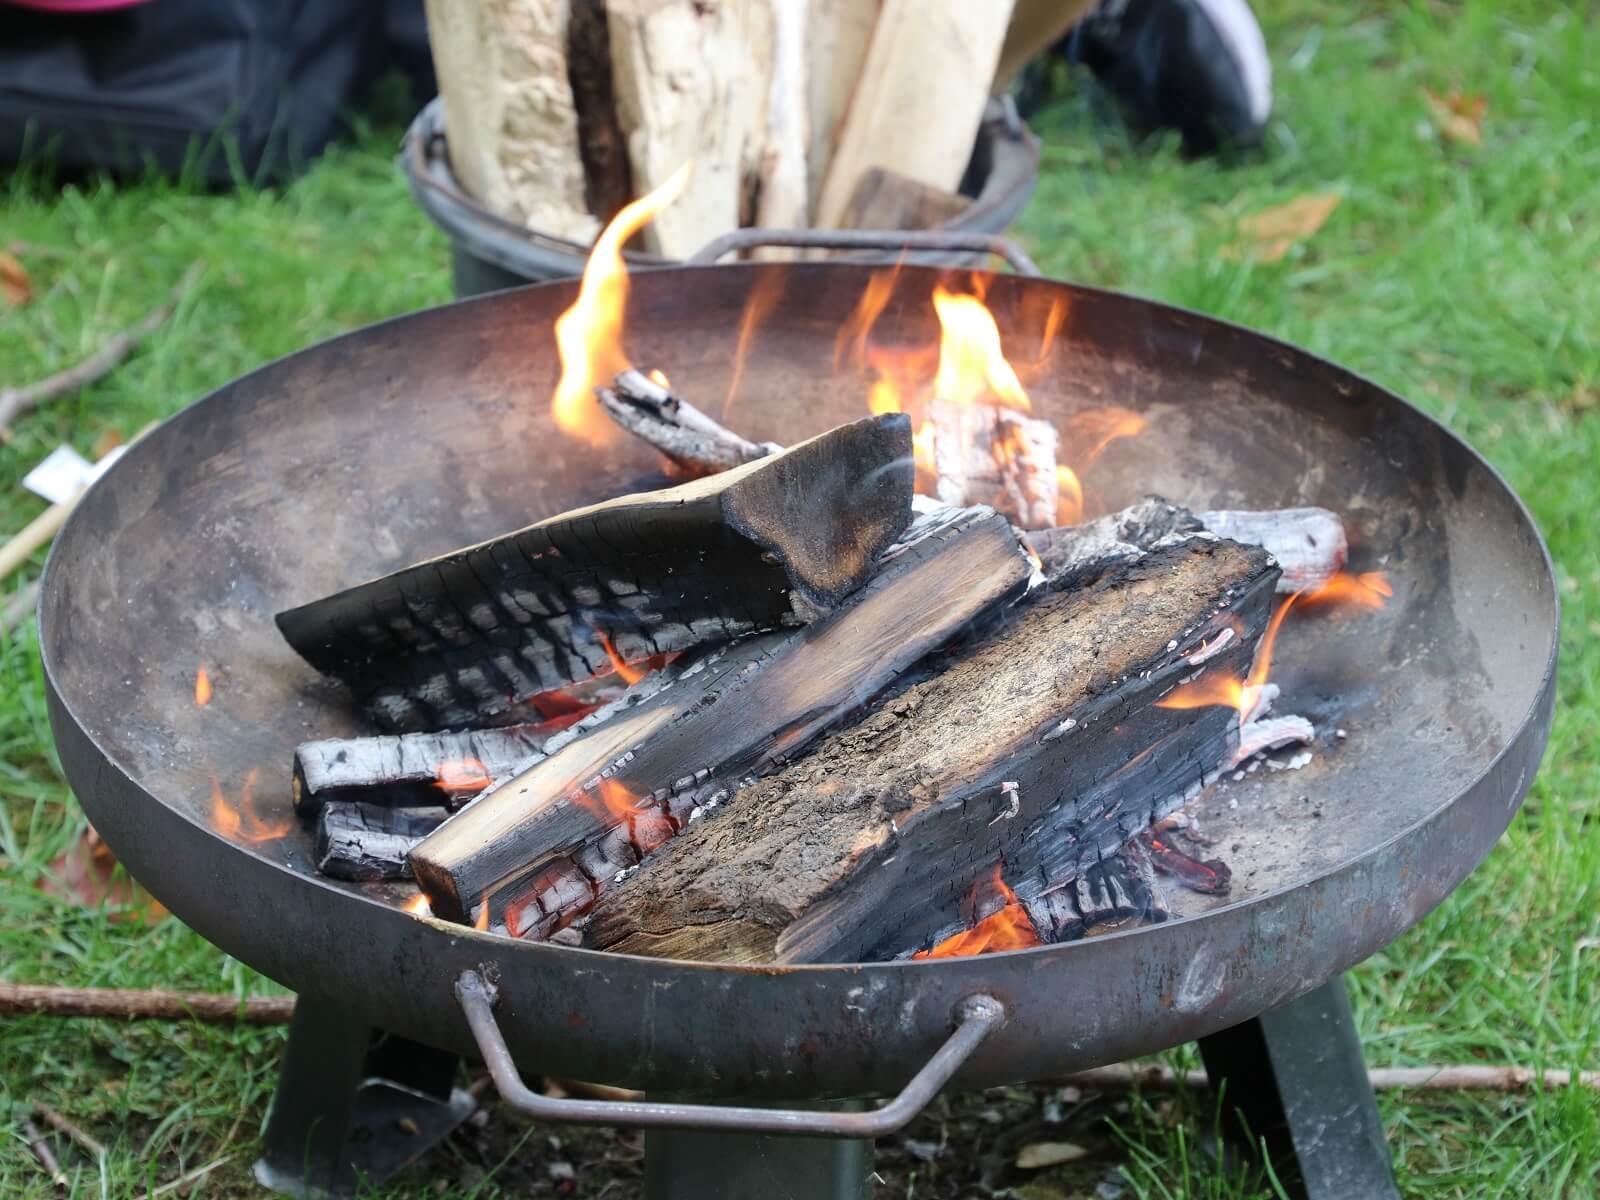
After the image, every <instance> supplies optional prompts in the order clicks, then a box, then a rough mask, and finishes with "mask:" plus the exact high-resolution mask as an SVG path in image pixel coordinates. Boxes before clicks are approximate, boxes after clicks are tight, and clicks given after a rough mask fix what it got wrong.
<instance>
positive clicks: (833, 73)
mask: <svg viewBox="0 0 1600 1200" xmlns="http://www.w3.org/2000/svg"><path fill="white" fill-rule="evenodd" d="M878 8H879V0H811V29H810V34H809V36H808V37H807V39H806V54H807V62H806V67H807V71H806V92H807V102H808V107H809V120H808V122H807V124H808V126H809V129H810V135H811V138H810V140H811V148H810V150H809V151H808V153H807V154H806V161H807V164H808V165H809V168H810V179H809V180H808V181H807V182H808V187H809V192H810V210H811V212H812V213H815V212H816V211H817V203H818V201H819V200H820V198H821V196H822V183H823V180H824V179H825V178H826V176H827V172H828V164H829V163H830V162H832V160H833V153H834V149H835V148H836V147H837V146H838V144H839V137H840V135H841V134H842V133H843V132H844V120H845V114H846V113H848V112H849V111H850V100H851V98H852V97H853V96H854V95H855V93H856V87H857V85H858V84H859V83H860V82H861V66H862V64H863V63H864V62H866V58H867V50H868V49H869V48H870V47H871V44H872V29H873V26H874V25H876V24H877V21H878Z"/></svg>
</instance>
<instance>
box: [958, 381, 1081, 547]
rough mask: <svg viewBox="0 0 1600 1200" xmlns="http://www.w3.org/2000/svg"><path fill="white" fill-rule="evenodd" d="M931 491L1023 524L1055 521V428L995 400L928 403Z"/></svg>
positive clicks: (1025, 526) (1044, 525)
mask: <svg viewBox="0 0 1600 1200" xmlns="http://www.w3.org/2000/svg"><path fill="white" fill-rule="evenodd" d="M927 420H928V424H929V425H930V426H931V427H932V428H933V466H934V471H935V473H936V474H937V475H938V481H937V483H936V485H935V491H936V494H937V495H938V497H939V499H940V500H942V501H944V502H945V503H946V504H955V505H961V504H988V505H991V506H992V507H994V508H996V509H998V510H999V511H1000V512H1002V513H1004V514H1005V515H1006V516H1008V517H1010V518H1011V519H1012V521H1014V522H1015V523H1016V524H1017V525H1018V526H1020V527H1021V528H1023V529H1044V528H1048V527H1049V526H1052V525H1054V524H1055V523H1056V501H1057V498H1058V492H1059V484H1058V482H1057V479H1056V443H1057V440H1058V439H1057V434H1056V427H1055V426H1054V425H1052V424H1051V423H1050V422H1049V421H1042V420H1040V419H1038V418H1037V417H1030V416H1029V415H1028V414H1027V413H1024V412H1018V411H1017V410H1016V409H1012V408H1003V407H1001V406H999V405H993V404H946V403H941V402H938V401H935V402H934V403H932V404H930V405H929V406H928V416H927Z"/></svg>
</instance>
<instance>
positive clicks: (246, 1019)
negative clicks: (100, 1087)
mask: <svg viewBox="0 0 1600 1200" xmlns="http://www.w3.org/2000/svg"><path fill="white" fill-rule="evenodd" d="M24 1014H42V1015H45V1016H52V1017H109V1018H111V1019H113V1020H122V1021H201V1022H204V1023H206V1024H211V1025H287V1024H288V1023H289V1018H290V1017H291V1016H293V1015H294V997H293V996H251V997H249V998H247V999H244V1000H241V999H239V998H238V997H237V996H228V995H218V994H215V993H208V992H167V991H159V990H152V991H136V990H129V989H121V988H75V987H50V986H47V985H38V984H25V983H0V1016H17V1015H24Z"/></svg>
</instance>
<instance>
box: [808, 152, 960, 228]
mask: <svg viewBox="0 0 1600 1200" xmlns="http://www.w3.org/2000/svg"><path fill="white" fill-rule="evenodd" d="M971 204H972V201H970V200H968V199H967V198H966V197H965V196H963V195H962V194H961V193H960V192H952V191H946V190H945V189H944V188H936V187H930V186H929V185H928V184H926V183H922V182H920V181H918V180H915V179H909V178H907V177H906V176H904V175H901V174H900V173H899V172H898V171H889V170H885V169H884V168H882V167H868V168H867V169H866V170H865V171H863V172H862V173H861V179H860V181H859V182H858V183H857V184H856V187H855V191H853V192H851V193H850V203H849V204H847V205H846V206H845V211H844V215H843V216H841V217H840V219H839V223H840V225H841V226H842V227H843V228H845V229H934V228H936V227H938V226H940V225H943V224H945V223H946V222H947V221H953V220H954V219H955V218H956V217H959V216H960V215H961V214H962V213H964V212H965V211H966V210H967V209H968V208H969V207H970V206H971Z"/></svg>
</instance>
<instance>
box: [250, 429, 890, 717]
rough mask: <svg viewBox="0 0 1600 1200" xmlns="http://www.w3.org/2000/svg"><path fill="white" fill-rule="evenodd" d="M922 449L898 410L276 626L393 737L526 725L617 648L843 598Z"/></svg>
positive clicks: (874, 551) (454, 559) (865, 565)
mask: <svg viewBox="0 0 1600 1200" xmlns="http://www.w3.org/2000/svg"><path fill="white" fill-rule="evenodd" d="M910 456H911V432H910V425H909V422H908V420H907V418H906V417H905V416H904V415H903V414H891V415H889V416H882V417H873V418H868V419H865V420H861V421H856V422H853V423H852V424H849V425H842V426H840V427H838V428H837V429H834V430H832V431H830V432H828V433H824V434H822V435H820V436H818V437H815V438H812V439H810V440H808V441H805V442H801V443H800V444H799V445H797V446H794V447H791V448H790V449H788V450H786V451H784V452H783V453H781V454H771V455H767V456H766V457H764V458H760V459H757V460H756V461H754V462H751V463H747V464H745V465H744V466H741V467H736V468H734V469H733V470H730V471H725V472H722V473H721V474H718V475H714V476H709V477H707V478H704V479H697V480H693V481H691V482H689V483H685V484H682V485H680V486H678V487H674V488H668V489H665V490H663V491H659V492H649V493H644V494H640V495H633V496H623V497H619V498H617V499H614V500H608V501H605V502H602V503H600V504H595V505H591V506H590V507H588V508H582V509H577V510H574V511H572V512H569V513H564V514H561V515H559V516H555V517H550V518H548V519H546V520H544V521H540V522H539V523H537V524H535V525H530V526H528V527H527V528H525V529H522V530H519V531H517V532H515V533H510V534H506V535H505V536H503V537H500V538H496V539H494V540H492V541H488V542H483V543H480V544H479V545H476V546H471V547H467V548H466V549H463V550H458V551H455V552H454V553H452V554H447V555H443V556H441V557H439V558H434V559H429V560H427V561H425V562H422V563H418V564H415V565H414V566H411V567H407V568H406V569H404V570H402V571H399V572H396V573H394V574H392V575H388V576H385V577H383V578H380V579H376V580H373V581H371V582H368V583H363V584H360V585H358V586H356V587H353V588H349V589H347V590H345V591H343V592H338V593H335V594H334V595H332V596H328V597H325V598H323V599H320V600H314V601H312V602H310V603H308V604H304V605H301V606H300V607H298V608H292V609H289V610H287V611H285V612H281V613H279V614H278V616H277V622H278V628H279V630H280V631H281V632H282V633H283V635H284V637H285V638H286V639H287V640H288V642H289V644H290V645H291V646H293V647H294V648H295V650H297V651H298V652H299V653H300V654H301V656H302V657H304V658H305V659H306V661H307V662H309V663H310V664H311V665H312V666H314V667H315V668H317V670H319V671H321V672H322V673H323V674H325V675H331V676H333V677H335V678H338V679H340V680H343V681H344V682H345V683H346V684H348V685H349V686H350V688H351V689H352V691H353V692H354V693H355V695H356V698H357V699H358V700H359V701H360V702H361V703H362V704H363V705H364V706H366V708H367V709H368V711H369V712H370V713H371V714H372V716H373V717H374V719H376V720H377V721H378V722H379V724H380V726H381V727H382V728H384V729H385V730H386V731H390V732H412V731H417V730H423V729H447V728H463V727H471V726H477V725H504V724H515V723H517V722H521V721H528V720H531V719H533V718H534V714H533V713H531V712H530V710H529V706H528V704H527V702H526V701H527V698H529V697H532V696H534V695H535V694H537V693H539V692H543V691H548V690H550V689H553V688H561V687H565V686H566V685H568V684H570V683H573V682H576V681H578V680H581V679H586V678H588V677H590V676H592V675H596V674H600V673H603V672H606V671H609V670H610V669H611V663H612V658H613V655H620V657H621V658H622V659H623V660H624V661H627V662H635V661H638V660H640V659H644V658H648V657H650V656H652V655H657V654H664V653H671V652H675V651H681V650H687V649H690V648H691V647H694V646H701V645H707V644H712V643H716V642H722V641H726V640H728V639H729V638H732V637H737V636H740V635H743V634H746V633H754V632H759V631H762V630H769V629H777V628H780V627H784V626H792V625H797V624H803V623H804V622H805V621H807V620H809V619H810V618H811V617H812V616H814V615H815V614H816V613H818V612H824V611H827V610H829V609H831V608H833V607H834V606H836V605H837V604H838V603H839V602H840V601H841V600H843V599H844V597H845V596H847V595H848V594H849V593H850V592H852V591H853V590H854V589H855V588H857V587H859V586H860V585H861V583H862V582H863V581H864V580H865V579H866V578H867V577H868V576H869V575H870V574H871V573H872V570H873V565H874V562H875V560H876V559H877V556H878V555H879V554H880V553H881V552H882V551H883V549H884V548H885V547H887V546H888V545H889V544H890V543H891V542H892V541H893V540H894V539H895V538H896V537H897V536H898V535H899V534H900V532H901V530H903V529H904V528H905V527H906V525H907V524H908V523H909V521H910V519H911V483H912V468H911V462H910ZM607 647H609V648H610V651H609V652H608V649H607Z"/></svg>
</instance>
